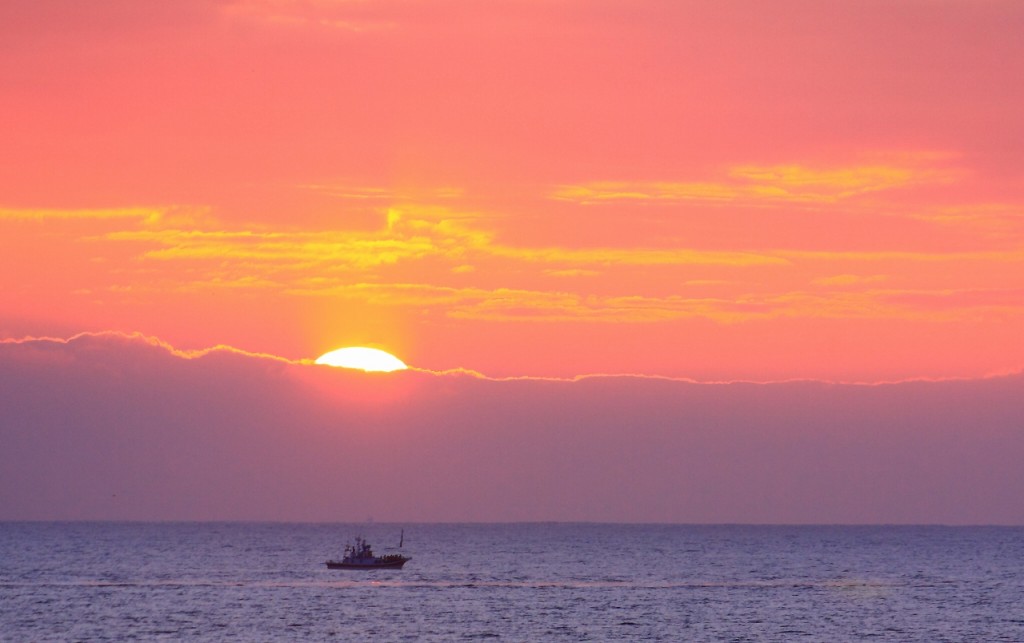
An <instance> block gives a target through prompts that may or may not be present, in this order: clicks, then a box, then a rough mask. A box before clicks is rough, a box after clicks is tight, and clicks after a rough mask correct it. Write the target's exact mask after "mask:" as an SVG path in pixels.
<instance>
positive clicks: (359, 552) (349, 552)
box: [327, 533, 411, 569]
mask: <svg viewBox="0 0 1024 643" xmlns="http://www.w3.org/2000/svg"><path fill="white" fill-rule="evenodd" d="M402 540H403V541H404V540H405V534H404V533H403V534H402ZM399 547H401V545H399ZM409 560H411V559H410V558H409V557H408V556H403V555H401V554H385V555H383V556H376V555H374V553H373V548H372V547H370V543H368V542H366V539H365V538H363V537H362V536H357V537H356V541H355V543H354V544H351V545H345V555H344V557H342V559H341V560H329V561H327V568H328V569H402V565H404V564H405V563H407V562H408V561H409Z"/></svg>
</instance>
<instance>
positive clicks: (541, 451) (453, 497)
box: [0, 333, 1024, 524]
mask: <svg viewBox="0 0 1024 643" xmlns="http://www.w3.org/2000/svg"><path fill="white" fill-rule="evenodd" d="M1022 389H1024V377H1022V376H1021V375H1019V374H1018V375H1013V376H1007V377H999V378H991V379H983V380H960V381H932V382H927V381H916V382H903V383H893V384H883V385H873V386H863V385H858V386H855V385H838V384H826V383H821V382H783V383H776V384H750V383H741V382H737V383H721V384H701V383H695V382H690V381H682V380H672V379H665V378H649V377H628V376H604V377H583V378H577V379H575V380H550V379H547V380H542V379H529V378H521V379H515V380H501V381H497V380H490V379H487V378H484V377H481V376H479V375H474V374H471V373H468V372H448V373H431V372H426V371H415V370H413V371H405V372H396V373H391V374H380V373H378V374H368V373H361V372H358V371H349V370H345V369H332V368H329V367H322V366H314V365H311V364H307V363H296V362H289V361H287V360H281V359H278V358H273V357H271V356H263V355H252V354H248V353H244V352H242V351H235V350H230V349H225V348H218V349H214V350H209V351H199V352H182V351H177V350H175V349H174V348H173V347H170V346H168V345H166V344H165V343H162V342H160V341H158V340H154V339H151V338H146V337H143V336H139V335H119V334H115V333H105V334H83V335H79V336H76V337H73V338H70V339H67V340H57V339H32V338H27V339H22V340H17V341H15V340H8V341H5V342H2V343H0V408H3V410H4V411H3V418H2V421H0V443H2V444H3V445H4V448H3V449H2V450H0V519H146V520H220V519H250V520H355V521H359V520H364V519H365V518H366V517H367V516H368V515H372V516H373V517H374V518H375V519H378V520H399V521H462V520H478V521H507V520H594V521H659V522H660V521H665V522H758V523H763V522H770V523H807V522H811V523H879V522H881V523H935V522H939V523H1013V524H1022V523H1024V509H1022V508H1021V505H1020V502H1019V498H1020V496H1021V494H1022V493H1024V472H1022V470H1021V467H1020V466H1019V464H1020V462H1021V461H1022V459H1024V407H1022V406H1021V404H1020V399H1021V394H1022V393H1024V390H1022Z"/></svg>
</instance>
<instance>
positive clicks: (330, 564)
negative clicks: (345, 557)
mask: <svg viewBox="0 0 1024 643" xmlns="http://www.w3.org/2000/svg"><path fill="white" fill-rule="evenodd" d="M408 560H409V559H408V558H402V559H400V560H384V561H380V562H377V561H373V562H366V563H346V562H344V561H340V560H329V561H327V569H402V565H405V563H406V562H408Z"/></svg>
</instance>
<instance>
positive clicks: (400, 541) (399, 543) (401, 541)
mask: <svg viewBox="0 0 1024 643" xmlns="http://www.w3.org/2000/svg"><path fill="white" fill-rule="evenodd" d="M404 542H405V530H404V529H403V530H402V535H401V536H399V537H398V548H399V549H401V548H402V544H403V543H404Z"/></svg>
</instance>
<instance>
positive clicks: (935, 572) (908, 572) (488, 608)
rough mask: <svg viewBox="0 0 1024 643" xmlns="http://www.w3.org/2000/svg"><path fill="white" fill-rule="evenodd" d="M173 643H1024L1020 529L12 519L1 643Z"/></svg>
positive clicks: (3, 569) (3, 564) (1, 557)
mask: <svg viewBox="0 0 1024 643" xmlns="http://www.w3.org/2000/svg"><path fill="white" fill-rule="evenodd" d="M403 528H404V533H405V538H404V549H403V550H402V551H403V552H404V553H405V554H406V555H409V556H412V560H411V561H410V562H409V563H407V564H406V566H405V569H403V570H376V571H344V570H340V571H336V570H328V569H327V568H326V566H325V565H324V561H325V560H327V559H328V558H335V557H340V555H341V551H342V548H343V546H344V544H345V542H346V541H348V540H350V539H351V538H352V537H353V536H355V535H364V536H366V538H367V539H368V540H369V541H370V542H371V543H372V544H374V545H375V546H376V549H377V550H378V553H386V550H388V548H389V546H397V545H398V541H399V538H400V534H401V533H402V531H401V530H402V529H403ZM160 638H168V639H189V640H219V639H226V640H253V641H255V640H259V641H267V640H304V641H306V640H342V641H432V640H433V641H458V640H473V639H491V638H493V639H500V640H507V641H612V640H623V641H642V640H664V641H795V640H809V641H861V640H874V641H929V642H936V641H1024V528H1010V527H846V526H844V527H786V526H693V525H610V524H561V523H555V524H548V523H534V524H501V525H497V524H493V525H481V524H445V525H440V524H429V525H390V524H380V523H370V524H366V523H364V524H261V523H0V640H3V641H40V640H62V641H63V640H85V641H102V640H126V639H143V640H153V639H160Z"/></svg>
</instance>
